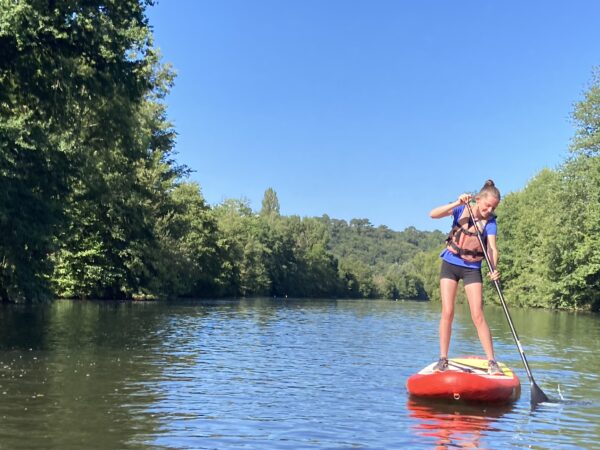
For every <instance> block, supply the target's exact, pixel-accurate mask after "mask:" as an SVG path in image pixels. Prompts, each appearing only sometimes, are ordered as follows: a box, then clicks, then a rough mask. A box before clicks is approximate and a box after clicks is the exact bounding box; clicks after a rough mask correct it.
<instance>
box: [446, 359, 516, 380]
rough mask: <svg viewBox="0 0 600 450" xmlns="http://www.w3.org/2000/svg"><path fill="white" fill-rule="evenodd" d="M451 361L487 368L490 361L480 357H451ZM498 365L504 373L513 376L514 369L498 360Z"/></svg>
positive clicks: (482, 368)
mask: <svg viewBox="0 0 600 450" xmlns="http://www.w3.org/2000/svg"><path fill="white" fill-rule="evenodd" d="M449 361H450V362H451V363H452V362H454V363H456V364H463V365H465V366H469V367H473V368H475V369H481V370H487V369H488V362H487V359H479V358H450V359H449ZM498 365H499V366H500V368H501V369H502V371H503V372H504V375H506V376H507V377H512V376H513V371H512V370H511V369H510V367H508V366H507V365H506V364H504V363H501V362H499V361H498Z"/></svg>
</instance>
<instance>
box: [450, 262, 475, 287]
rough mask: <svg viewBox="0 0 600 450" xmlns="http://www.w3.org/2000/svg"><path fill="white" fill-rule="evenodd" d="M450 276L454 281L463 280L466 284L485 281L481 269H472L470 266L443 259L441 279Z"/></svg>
mask: <svg viewBox="0 0 600 450" xmlns="http://www.w3.org/2000/svg"><path fill="white" fill-rule="evenodd" d="M441 278H449V279H451V280H454V281H458V280H463V283H464V284H465V286H466V285H467V284H471V283H483V278H482V277H481V269H470V268H468V267H463V266H457V265H456V264H450V263H449V262H446V261H444V260H442V268H441V270H440V279H441Z"/></svg>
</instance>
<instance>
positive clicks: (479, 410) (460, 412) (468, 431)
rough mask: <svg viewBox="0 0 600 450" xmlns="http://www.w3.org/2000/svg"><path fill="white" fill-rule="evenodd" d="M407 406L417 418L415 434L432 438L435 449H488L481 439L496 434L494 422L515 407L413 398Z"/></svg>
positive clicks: (413, 427)
mask: <svg viewBox="0 0 600 450" xmlns="http://www.w3.org/2000/svg"><path fill="white" fill-rule="evenodd" d="M406 407H407V409H408V411H409V415H410V417H411V418H413V419H415V421H414V423H412V425H411V428H412V429H413V430H414V432H415V434H416V435H418V436H423V437H426V438H428V439H431V440H432V441H433V444H432V448H436V449H437V448H439V449H446V448H478V449H482V448H487V447H486V446H484V445H483V443H482V442H481V438H482V436H484V435H489V434H490V433H493V431H495V430H496V431H497V430H498V429H494V423H495V422H497V421H498V420H500V419H501V418H502V417H503V416H504V415H506V414H507V413H509V412H510V411H512V410H513V409H514V406H512V405H503V406H492V407H486V406H482V405H465V404H462V403H435V402H426V401H419V400H414V399H409V401H408V402H407V404H406ZM494 447H495V446H491V447H489V448H494Z"/></svg>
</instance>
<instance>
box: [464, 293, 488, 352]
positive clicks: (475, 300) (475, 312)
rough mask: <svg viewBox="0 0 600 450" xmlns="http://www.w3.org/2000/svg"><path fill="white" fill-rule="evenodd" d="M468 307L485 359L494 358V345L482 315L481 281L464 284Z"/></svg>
mask: <svg viewBox="0 0 600 450" xmlns="http://www.w3.org/2000/svg"><path fill="white" fill-rule="evenodd" d="M465 292H466V294H467V300H468V301H469V309H470V310H471V319H473V324H474V325H475V328H476V329H477V335H478V336H479V340H480V341H481V345H482V347H483V351H484V352H485V355H486V356H487V359H495V358H494V345H493V343H492V333H491V332H490V327H489V326H488V323H487V321H486V320H485V316H484V315H483V285H482V284H481V283H470V284H467V285H466V286H465Z"/></svg>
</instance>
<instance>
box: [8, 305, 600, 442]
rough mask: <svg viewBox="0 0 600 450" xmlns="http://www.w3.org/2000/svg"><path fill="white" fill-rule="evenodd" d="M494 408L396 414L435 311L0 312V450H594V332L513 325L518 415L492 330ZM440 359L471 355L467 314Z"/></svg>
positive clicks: (65, 308) (174, 308)
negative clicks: (539, 401) (497, 395)
mask: <svg viewBox="0 0 600 450" xmlns="http://www.w3.org/2000/svg"><path fill="white" fill-rule="evenodd" d="M487 308H488V311H487V313H486V315H487V317H488V320H489V322H490V326H491V327H492V330H493V333H494V338H495V344H496V348H497V354H498V355H499V358H500V359H501V360H502V361H503V362H506V363H507V364H508V365H510V366H511V367H513V368H514V369H516V371H517V374H518V376H519V377H520V378H521V380H525V382H524V383H523V394H522V396H521V398H520V399H519V400H518V401H517V402H516V403H515V404H513V405H511V406H508V407H506V408H501V409H498V408H494V409H490V408H485V407H477V406H473V407H468V406H459V405H457V404H449V405H439V404H438V405H433V404H427V403H415V402H414V401H409V400H408V397H407V394H406V390H405V387H404V384H405V382H406V379H407V378H408V376H410V375H411V374H413V373H414V372H416V371H417V370H419V369H420V368H422V367H423V366H425V365H426V364H427V363H429V362H431V361H432V360H433V359H435V357H436V356H437V348H438V342H437V332H436V330H437V323H438V320H439V305H436V304H429V303H426V302H425V303H423V302H401V301H400V302H390V301H336V300H323V301H292V300H269V299H256V300H241V301H210V302H207V301H204V302H187V303H130V302H68V301H60V302H56V303H55V304H52V305H46V306H35V307H27V306H14V305H12V306H6V305H3V306H1V307H0V418H1V419H2V420H0V448H10V449H15V448H61V449H62V448H219V449H221V448H240V447H243V448H268V449H272V448H275V449H278V448H281V449H299V448H350V447H357V448H417V449H419V448H423V449H426V448H435V447H436V446H437V447H439V448H505V447H510V448H565V449H567V448H568V449H571V448H593V447H594V445H596V441H597V437H598V436H599V435H600V428H599V427H600V425H599V424H600V393H599V391H598V376H599V375H598V374H599V373H600V360H599V359H598V358H596V357H595V354H596V352H597V349H598V342H599V338H600V325H599V319H600V318H599V317H597V316H594V315H585V314H568V313H554V312H544V311H527V312H525V311H522V310H515V311H511V312H512V314H513V320H514V322H515V326H516V328H517V329H518V330H519V333H520V337H521V341H522V342H523V345H524V346H525V350H526V353H527V356H528V359H529V361H530V364H531V366H532V370H533V372H534V375H535V378H536V381H537V382H538V384H539V385H540V387H541V388H542V389H543V390H544V392H546V393H547V394H548V395H550V396H552V397H555V398H558V397H559V396H558V393H557V389H558V386H559V385H560V389H561V392H562V394H563V395H564V397H565V401H564V402H561V403H557V404H543V405H540V407H539V408H538V409H536V410H535V411H534V412H531V411H530V409H529V392H528V389H529V386H528V385H527V382H526V380H527V377H526V375H525V373H524V371H523V370H522V368H521V363H520V358H519V355H518V352H517V351H516V349H515V345H514V342H513V340H512V336H511V334H510V331H509V330H508V329H507V326H506V323H505V318H504V317H503V314H502V311H501V310H500V309H499V308H495V307H493V306H487ZM451 351H452V352H453V354H454V355H458V354H480V353H481V349H480V345H479V342H478V339H477V336H476V333H475V330H474V329H473V326H472V323H471V320H470V317H469V314H468V310H467V308H466V307H465V308H462V306H460V307H459V308H458V310H457V313H456V318H455V327H454V335H453V341H452V348H451Z"/></svg>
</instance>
